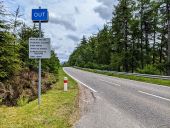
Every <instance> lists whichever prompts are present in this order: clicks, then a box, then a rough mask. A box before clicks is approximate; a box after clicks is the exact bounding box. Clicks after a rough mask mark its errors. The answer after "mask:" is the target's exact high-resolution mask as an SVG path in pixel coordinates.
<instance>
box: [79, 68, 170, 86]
mask: <svg viewBox="0 0 170 128" xmlns="http://www.w3.org/2000/svg"><path fill="white" fill-rule="evenodd" d="M78 69H81V70H84V71H89V72H93V73H98V74H103V75H108V76H113V77H119V78H125V79H130V80H136V81H141V82H146V83H152V84H159V85H164V86H170V80H161V79H153V78H146V77H142V76H133V75H123V74H113V73H110V72H99V71H97V70H95V69H82V68H78Z"/></svg>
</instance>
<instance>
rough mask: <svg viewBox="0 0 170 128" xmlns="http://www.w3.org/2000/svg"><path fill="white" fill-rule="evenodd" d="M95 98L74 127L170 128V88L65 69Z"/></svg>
mask: <svg viewBox="0 0 170 128" xmlns="http://www.w3.org/2000/svg"><path fill="white" fill-rule="evenodd" d="M64 70H65V72H66V73H67V74H68V75H70V76H71V77H73V78H74V79H75V80H76V81H78V83H80V85H82V86H86V87H87V88H89V89H90V90H91V91H92V92H93V93H94V95H95V97H97V98H96V99H97V100H96V102H95V103H93V105H91V108H90V112H89V113H87V115H84V116H83V117H82V119H81V120H80V123H79V124H78V125H77V128H78V127H79V128H170V88H169V87H165V86H161V85H155V84H149V83H144V82H137V81H133V80H127V79H121V78H115V77H111V76H105V75H100V74H95V73H91V72H86V71H82V70H78V69H75V68H69V67H67V68H64Z"/></svg>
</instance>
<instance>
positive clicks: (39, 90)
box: [38, 7, 41, 106]
mask: <svg viewBox="0 0 170 128" xmlns="http://www.w3.org/2000/svg"><path fill="white" fill-rule="evenodd" d="M39 9H41V7H39ZM39 38H41V21H39ZM40 104H41V58H40V59H39V71H38V105H39V106H40Z"/></svg>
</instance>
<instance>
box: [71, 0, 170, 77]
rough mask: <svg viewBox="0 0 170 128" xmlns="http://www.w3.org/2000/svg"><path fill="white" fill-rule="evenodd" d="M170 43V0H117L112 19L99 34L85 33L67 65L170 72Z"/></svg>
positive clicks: (152, 72) (158, 72) (128, 70)
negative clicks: (87, 36) (88, 34)
mask: <svg viewBox="0 0 170 128" xmlns="http://www.w3.org/2000/svg"><path fill="white" fill-rule="evenodd" d="M168 21H169V26H168ZM168 29H169V37H168ZM168 38H169V40H168ZM168 42H169V43H170V0H118V4H117V5H116V6H114V7H113V17H112V19H111V21H110V22H108V23H106V24H105V25H104V27H103V29H101V30H99V32H98V33H97V34H95V35H92V36H91V37H89V38H88V39H87V38H86V37H85V36H84V37H83V39H82V40H81V42H80V44H79V45H78V46H77V48H76V49H75V50H74V52H73V53H72V54H71V56H70V58H69V61H68V64H69V65H71V66H79V67H85V68H95V69H105V70H115V71H125V72H140V73H150V74H163V75H167V74H168V75H170V73H168V69H170V68H169V65H170V63H169V62H170V45H168ZM168 46H169V48H168Z"/></svg>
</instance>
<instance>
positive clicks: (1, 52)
mask: <svg viewBox="0 0 170 128" xmlns="http://www.w3.org/2000/svg"><path fill="white" fill-rule="evenodd" d="M4 6H5V5H4V3H3V2H0V104H1V102H2V103H3V104H7V105H15V104H16V102H17V99H19V98H23V97H26V98H27V97H29V100H32V98H33V97H34V98H35V97H36V93H37V90H36V88H37V72H38V60H35V59H29V56H28V50H29V49H28V40H29V38H30V37H38V36H39V31H38V28H37V26H36V24H34V26H33V27H30V26H27V25H26V24H25V23H24V22H23V21H22V20H21V17H22V16H23V15H22V13H21V11H20V7H18V8H17V9H16V11H15V12H12V13H10V12H9V11H8V10H6V8H5V7H4ZM42 35H44V33H43V32H42ZM58 68H59V60H58V58H57V57H56V54H55V53H54V51H52V52H51V59H48V60H46V59H45V60H42V69H43V72H44V73H43V77H48V76H47V75H46V74H48V73H52V74H55V75H56V76H57V73H58ZM45 82H47V81H45ZM44 86H45V85H44ZM47 86H49V83H47ZM30 95H32V96H30Z"/></svg>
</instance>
